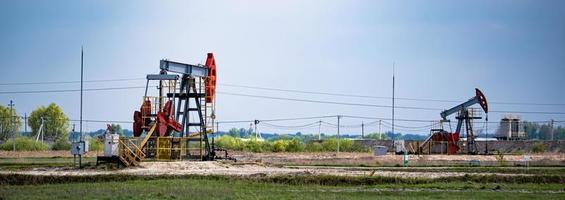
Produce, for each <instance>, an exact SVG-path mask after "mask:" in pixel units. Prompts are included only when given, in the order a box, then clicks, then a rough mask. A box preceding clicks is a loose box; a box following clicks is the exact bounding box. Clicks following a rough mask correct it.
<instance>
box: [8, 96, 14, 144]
mask: <svg viewBox="0 0 565 200" xmlns="http://www.w3.org/2000/svg"><path fill="white" fill-rule="evenodd" d="M8 106H10V124H11V125H12V139H13V141H12V142H13V146H14V151H16V120H15V119H14V106H15V104H14V102H13V101H12V100H10V104H8Z"/></svg>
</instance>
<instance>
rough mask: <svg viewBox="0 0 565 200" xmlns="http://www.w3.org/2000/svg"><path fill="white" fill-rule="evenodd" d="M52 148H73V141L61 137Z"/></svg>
mask: <svg viewBox="0 0 565 200" xmlns="http://www.w3.org/2000/svg"><path fill="white" fill-rule="evenodd" d="M51 149H52V150H71V143H69V141H67V140H65V139H59V140H57V141H55V143H54V144H53V146H51Z"/></svg>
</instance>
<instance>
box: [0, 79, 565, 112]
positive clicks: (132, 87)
mask: <svg viewBox="0 0 565 200" xmlns="http://www.w3.org/2000/svg"><path fill="white" fill-rule="evenodd" d="M150 87H152V86H150ZM141 88H145V86H131V87H108V88H90V89H84V91H110V90H127V89H141ZM79 91H80V89H65V90H34V91H7V92H0V95H1V94H38V93H61V92H79ZM217 93H218V94H225V95H233V96H245V97H253V98H263V99H275V100H285V101H298V102H309V103H323V104H334V105H347V106H363V107H376V108H391V107H392V106H389V105H378V104H364V103H347V102H336V101H322V100H312V99H298V98H286V97H273V96H264V95H251V94H241V93H231V92H220V91H218V92H217ZM395 108H400V109H411V110H428V111H443V109H440V108H426V107H414V106H395ZM490 112H491V113H518V114H552V115H564V114H565V112H550V111H497V110H494V111H490Z"/></svg>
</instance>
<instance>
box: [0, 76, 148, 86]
mask: <svg viewBox="0 0 565 200" xmlns="http://www.w3.org/2000/svg"><path fill="white" fill-rule="evenodd" d="M133 80H146V79H145V78H121V79H98V80H88V81H84V82H85V83H96V82H120V81H133ZM70 83H80V80H78V81H43V82H11V83H0V86H9V85H53V84H70Z"/></svg>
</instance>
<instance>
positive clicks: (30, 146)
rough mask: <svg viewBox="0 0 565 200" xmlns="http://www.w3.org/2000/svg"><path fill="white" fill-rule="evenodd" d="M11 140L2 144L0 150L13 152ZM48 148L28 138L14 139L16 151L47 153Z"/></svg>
mask: <svg viewBox="0 0 565 200" xmlns="http://www.w3.org/2000/svg"><path fill="white" fill-rule="evenodd" d="M13 141H14V140H13V139H10V140H7V141H6V142H4V144H1V145H0V150H4V151H11V150H13ZM47 150H49V146H48V145H47V144H44V143H42V142H36V141H35V140H34V139H32V138H29V137H18V138H16V151H47Z"/></svg>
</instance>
